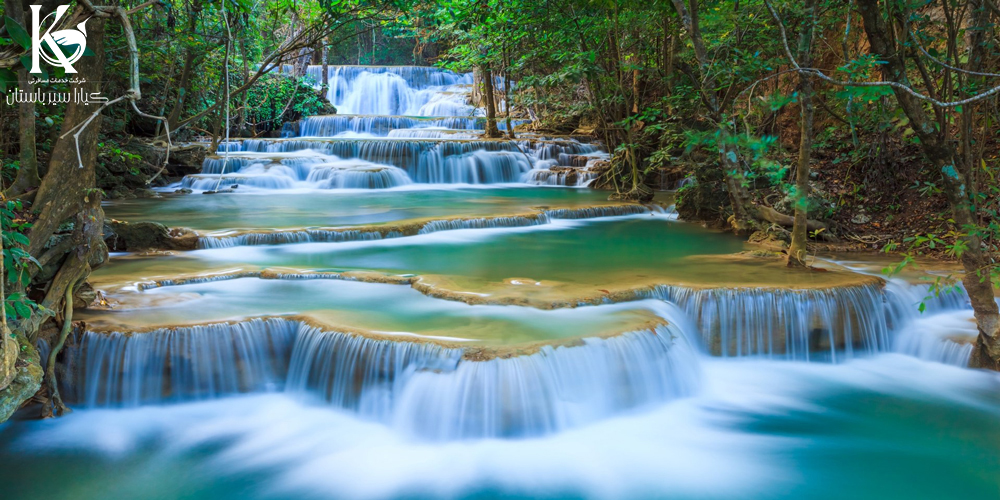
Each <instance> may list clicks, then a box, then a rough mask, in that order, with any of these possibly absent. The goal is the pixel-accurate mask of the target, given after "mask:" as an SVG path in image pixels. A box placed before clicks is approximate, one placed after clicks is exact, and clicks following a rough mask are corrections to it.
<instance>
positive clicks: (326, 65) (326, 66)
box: [322, 38, 333, 104]
mask: <svg viewBox="0 0 1000 500" xmlns="http://www.w3.org/2000/svg"><path fill="white" fill-rule="evenodd" d="M329 50H330V48H329V47H328V46H327V39H326V38H324V39H323V55H322V57H323V62H322V64H323V75H322V78H323V86H322V89H323V97H326V96H327V94H328V93H329V91H330V57H329V56H330V53H329ZM327 100H329V101H330V104H333V100H332V99H327Z"/></svg>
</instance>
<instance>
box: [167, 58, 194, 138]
mask: <svg viewBox="0 0 1000 500" xmlns="http://www.w3.org/2000/svg"><path fill="white" fill-rule="evenodd" d="M195 57H196V56H195V53H194V49H190V48H189V49H187V50H186V51H185V53H184V66H182V67H181V81H180V82H179V83H178V84H177V103H176V104H174V108H173V109H171V110H170V115H169V116H167V124H169V125H170V130H177V123H178V122H179V121H180V118H181V113H182V112H183V111H184V101H185V99H186V98H187V94H188V86H189V85H190V83H191V71H192V70H193V68H194V62H195Z"/></svg>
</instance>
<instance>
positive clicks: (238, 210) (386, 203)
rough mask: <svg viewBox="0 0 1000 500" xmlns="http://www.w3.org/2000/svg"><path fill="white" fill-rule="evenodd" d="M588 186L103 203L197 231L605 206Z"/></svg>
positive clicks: (108, 211) (124, 214) (115, 211)
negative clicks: (576, 187)
mask: <svg viewBox="0 0 1000 500" xmlns="http://www.w3.org/2000/svg"><path fill="white" fill-rule="evenodd" d="M607 198H608V197H607V194H606V193H603V192H599V191H592V190H589V189H561V188H537V189H524V188H483V189H477V188H462V189H426V188H424V189H417V188H414V189H391V190H348V191H343V190H338V191H317V190H302V191H283V192H280V193H270V192H256V193H229V194H213V195H206V194H195V195H175V194H165V195H164V196H163V197H162V198H145V199H134V200H120V201H113V202H109V203H105V206H104V212H105V215H106V216H107V217H108V218H113V219H119V220H126V221H130V222H139V221H151V222H160V223H162V224H165V225H167V226H168V227H187V228H191V229H195V230H200V231H216V230H241V229H242V230H247V229H287V228H300V227H338V226H351V225H361V224H384V223H388V222H396V221H402V220H411V219H432V218H446V217H482V216H495V215H504V214H520V213H528V212H532V211H533V209H534V208H536V207H559V208H572V207H584V206H594V205H602V204H608V203H610V202H608V201H607Z"/></svg>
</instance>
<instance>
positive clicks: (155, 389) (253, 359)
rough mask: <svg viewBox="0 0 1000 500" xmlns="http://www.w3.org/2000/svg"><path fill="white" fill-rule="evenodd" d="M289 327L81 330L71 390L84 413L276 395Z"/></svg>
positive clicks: (292, 329) (271, 322)
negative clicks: (102, 408) (236, 396)
mask: <svg viewBox="0 0 1000 500" xmlns="http://www.w3.org/2000/svg"><path fill="white" fill-rule="evenodd" d="M297 330H298V325H297V323H294V322H291V321H285V320H275V319H267V320H262V319H254V320H250V321H248V322H244V323H234V324H229V323H219V324H212V325H201V326H192V327H185V328H169V329H159V330H153V331H151V332H142V333H119V332H111V333H94V332H89V331H88V332H85V333H84V334H83V336H82V338H81V339H80V345H79V346H78V347H75V348H73V349H72V351H76V356H75V357H76V360H75V361H76V362H75V364H76V365H77V372H76V375H75V377H74V379H75V380H76V381H77V385H76V386H75V387H72V388H71V390H69V391H67V392H68V394H75V399H76V400H77V401H79V402H80V403H81V404H83V405H85V406H89V407H95V406H139V405H144V404H156V403H162V402H178V401H189V400H194V399H211V398H218V397H221V396H224V395H228V394H235V393H240V392H260V391H270V390H280V389H281V388H282V386H283V384H284V378H285V373H286V372H287V370H288V367H287V363H288V359H289V355H290V353H291V347H292V342H293V340H294V339H295V334H296V332H297Z"/></svg>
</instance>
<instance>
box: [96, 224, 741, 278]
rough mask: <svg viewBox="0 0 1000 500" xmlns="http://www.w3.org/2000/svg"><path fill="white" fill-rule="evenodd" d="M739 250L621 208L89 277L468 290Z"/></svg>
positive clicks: (672, 265)
mask: <svg viewBox="0 0 1000 500" xmlns="http://www.w3.org/2000/svg"><path fill="white" fill-rule="evenodd" d="M742 249H744V245H743V243H742V242H741V241H740V240H739V239H737V238H734V237H732V236H731V235H727V234H722V233H715V232H710V231H707V230H704V229H701V228H699V227H697V226H693V225H690V224H680V223H676V222H673V221H671V220H669V219H668V218H665V217H660V216H629V217H623V218H615V219H611V220H604V219H600V220H590V221H558V222H556V223H553V224H548V225H544V226H533V227H527V228H511V229H490V230H457V231H443V232H438V233H432V234H426V235H419V236H412V237H406V238H395V239H387V240H382V241H359V242H346V243H303V244H292V245H274V246H251V247H236V248H222V249H209V250H197V251H192V252H177V253H174V254H172V255H164V256H159V255H158V256H152V257H137V258H129V259H119V260H117V261H113V262H112V264H111V265H109V266H107V267H106V268H102V269H101V270H99V271H98V272H97V273H96V274H95V277H96V279H98V280H101V281H117V282H122V281H141V280H149V279H155V278H157V277H171V276H176V275H179V274H191V273H209V272H222V271H226V270H236V269H244V270H246V269H261V268H269V267H281V268H290V269H298V270H303V271H350V270H368V271H379V272H384V273H391V274H403V275H411V274H417V275H444V276H447V277H449V278H451V279H454V280H455V281H456V282H458V283H460V284H462V285H463V286H469V287H473V288H470V289H469V291H475V288H474V287H476V286H477V285H484V284H490V283H493V284H496V283H502V282H503V281H504V280H507V279H509V278H526V279H530V280H534V281H535V282H539V281H541V282H543V284H544V282H558V283H570V284H578V285H581V286H582V285H591V286H598V285H600V286H605V285H606V286H615V285H629V284H632V283H634V282H636V281H648V280H656V279H667V278H670V277H677V276H685V275H691V276H697V275H703V274H705V269H704V268H705V266H700V265H698V264H697V263H693V262H692V263H687V261H686V260H685V259H687V258H689V257H694V256H700V255H706V254H709V255H713V254H714V255H720V254H729V253H732V252H738V251H740V250H742ZM708 271H709V272H711V269H708ZM721 274H725V272H724V271H723V272H721ZM720 277H724V276H720Z"/></svg>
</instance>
